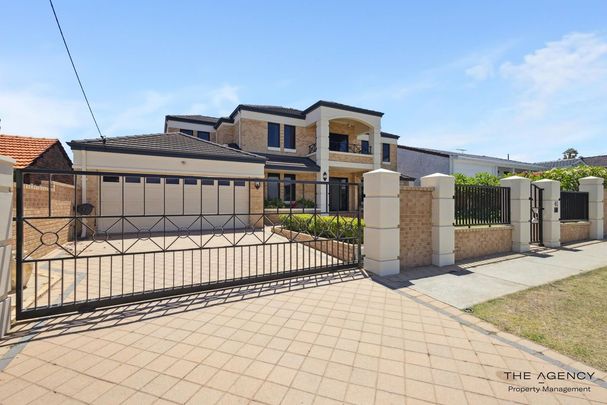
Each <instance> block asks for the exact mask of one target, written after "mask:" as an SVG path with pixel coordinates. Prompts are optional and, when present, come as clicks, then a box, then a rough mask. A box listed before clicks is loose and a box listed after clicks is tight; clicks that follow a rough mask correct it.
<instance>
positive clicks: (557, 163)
mask: <svg viewBox="0 0 607 405" xmlns="http://www.w3.org/2000/svg"><path fill="white" fill-rule="evenodd" d="M536 165H539V166H542V167H544V168H545V169H555V168H567V167H575V166H601V167H607V155H597V156H580V157H577V158H574V159H559V160H552V161H547V162H538V163H536Z"/></svg>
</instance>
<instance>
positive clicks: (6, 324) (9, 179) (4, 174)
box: [0, 155, 15, 338]
mask: <svg viewBox="0 0 607 405" xmlns="http://www.w3.org/2000/svg"><path fill="white" fill-rule="evenodd" d="M14 164H15V160H14V159H12V158H9V157H7V156H2V155H0V338H2V337H4V335H5V334H6V333H7V332H8V329H9V328H10V325H11V297H10V296H9V295H8V293H9V291H10V290H11V260H12V255H11V253H12V252H11V250H12V248H11V236H12V235H11V233H12V222H13V218H12V216H13V165H14Z"/></svg>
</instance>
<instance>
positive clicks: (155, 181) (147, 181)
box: [145, 176, 162, 184]
mask: <svg viewBox="0 0 607 405" xmlns="http://www.w3.org/2000/svg"><path fill="white" fill-rule="evenodd" d="M161 182H162V180H161V179H160V177H157V176H151V177H146V178H145V184H160V183H161Z"/></svg>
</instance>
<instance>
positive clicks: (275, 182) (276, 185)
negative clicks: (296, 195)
mask: <svg viewBox="0 0 607 405" xmlns="http://www.w3.org/2000/svg"><path fill="white" fill-rule="evenodd" d="M266 188H267V194H266V198H267V199H268V200H277V199H278V198H279V197H278V196H279V193H278V190H279V189H280V175H279V174H274V173H269V174H268V182H267V185H266Z"/></svg>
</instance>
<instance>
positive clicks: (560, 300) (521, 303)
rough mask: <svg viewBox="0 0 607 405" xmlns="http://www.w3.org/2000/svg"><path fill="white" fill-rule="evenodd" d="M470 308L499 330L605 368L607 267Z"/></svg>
mask: <svg viewBox="0 0 607 405" xmlns="http://www.w3.org/2000/svg"><path fill="white" fill-rule="evenodd" d="M472 309H473V314H474V315H476V316H478V317H479V318H481V319H484V320H485V321H487V322H491V323H492V324H494V325H496V326H497V327H498V328H500V329H501V330H504V331H506V332H510V333H513V334H515V335H519V336H522V337H524V338H527V339H529V340H532V341H534V342H537V343H539V344H541V345H543V346H546V347H550V348H552V349H554V350H556V351H557V352H560V353H563V354H565V355H567V356H570V357H572V358H575V359H577V360H580V361H582V362H584V363H586V364H589V365H591V366H593V367H596V368H598V369H601V370H605V371H607V267H605V268H601V269H597V270H594V271H591V272H588V273H585V274H582V275H579V276H574V277H569V278H566V279H564V280H560V281H557V282H554V283H550V284H546V285H543V286H539V287H535V288H531V289H528V290H525V291H521V292H518V293H515V294H511V295H507V296H505V297H502V298H498V299H495V300H492V301H488V302H485V303H482V304H478V305H475V306H474V307H473V308H472Z"/></svg>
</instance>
